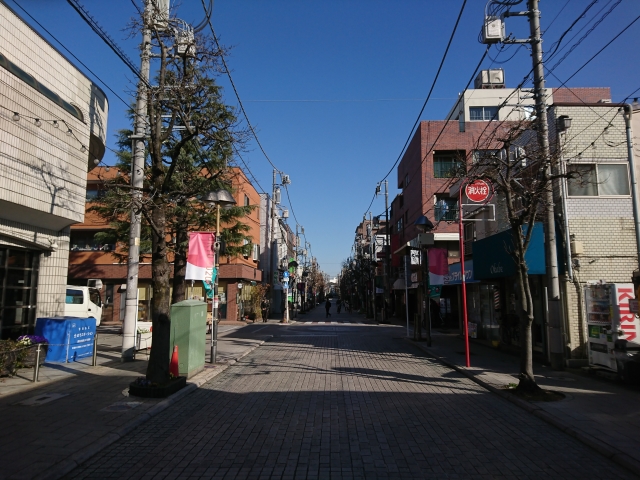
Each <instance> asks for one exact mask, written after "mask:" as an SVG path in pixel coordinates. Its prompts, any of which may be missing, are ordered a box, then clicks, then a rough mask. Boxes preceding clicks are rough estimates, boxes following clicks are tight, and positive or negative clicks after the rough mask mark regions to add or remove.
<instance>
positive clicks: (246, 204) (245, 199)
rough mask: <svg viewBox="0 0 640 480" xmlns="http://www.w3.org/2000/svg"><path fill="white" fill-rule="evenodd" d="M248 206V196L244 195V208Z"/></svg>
mask: <svg viewBox="0 0 640 480" xmlns="http://www.w3.org/2000/svg"><path fill="white" fill-rule="evenodd" d="M249 205H250V202H249V196H248V195H245V196H244V206H245V207H248V206H249Z"/></svg>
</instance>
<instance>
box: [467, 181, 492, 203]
mask: <svg viewBox="0 0 640 480" xmlns="http://www.w3.org/2000/svg"><path fill="white" fill-rule="evenodd" d="M464 193H465V194H466V195H467V198H468V199H469V200H471V201H472V202H476V203H480V202H484V201H485V200H487V199H488V198H489V195H490V194H491V187H489V184H488V183H487V182H485V181H484V180H480V179H478V180H475V181H473V182H472V183H469V184H467V186H466V187H465V189H464Z"/></svg>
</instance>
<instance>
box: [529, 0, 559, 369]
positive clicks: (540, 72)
mask: <svg viewBox="0 0 640 480" xmlns="http://www.w3.org/2000/svg"><path fill="white" fill-rule="evenodd" d="M538 3H539V0H528V2H527V6H528V16H529V29H530V34H531V36H530V38H529V42H530V44H531V58H532V60H533V80H534V87H535V94H534V96H535V100H536V116H537V121H538V142H539V144H540V148H541V149H542V158H543V161H544V162H545V175H546V177H547V182H548V184H547V188H546V192H545V203H546V206H547V208H546V215H545V233H546V244H547V265H548V266H549V267H548V268H549V270H548V283H549V285H548V287H549V297H550V298H549V300H550V302H549V304H550V307H552V308H550V309H549V328H550V331H549V340H550V342H549V343H550V348H551V358H552V366H553V368H556V369H559V368H562V355H563V353H562V351H563V348H562V333H561V331H560V327H561V325H560V318H559V317H560V315H561V312H560V306H559V301H560V282H559V279H558V257H557V255H556V224H555V218H554V216H555V215H554V203H553V182H552V181H551V180H550V178H551V175H552V168H551V155H550V149H549V126H548V124H547V95H546V90H545V79H544V65H543V61H542V33H541V30H540V10H538Z"/></svg>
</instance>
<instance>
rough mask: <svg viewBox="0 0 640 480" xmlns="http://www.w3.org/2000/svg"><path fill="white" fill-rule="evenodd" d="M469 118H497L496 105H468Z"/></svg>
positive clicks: (473, 119)
mask: <svg viewBox="0 0 640 480" xmlns="http://www.w3.org/2000/svg"><path fill="white" fill-rule="evenodd" d="M469 120H471V121H472V122H477V121H489V120H499V119H498V107H469Z"/></svg>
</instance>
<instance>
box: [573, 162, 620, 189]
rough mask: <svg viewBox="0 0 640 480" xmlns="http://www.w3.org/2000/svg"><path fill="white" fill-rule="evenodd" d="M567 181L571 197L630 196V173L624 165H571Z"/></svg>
mask: <svg viewBox="0 0 640 480" xmlns="http://www.w3.org/2000/svg"><path fill="white" fill-rule="evenodd" d="M568 172H569V173H573V175H574V177H573V178H569V179H568V180H567V190H568V194H569V196H571V197H597V196H600V197H602V196H620V195H629V172H628V169H627V165H626V164H623V163H602V164H588V165H585V164H581V165H575V164H574V165H570V166H569V170H568Z"/></svg>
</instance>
